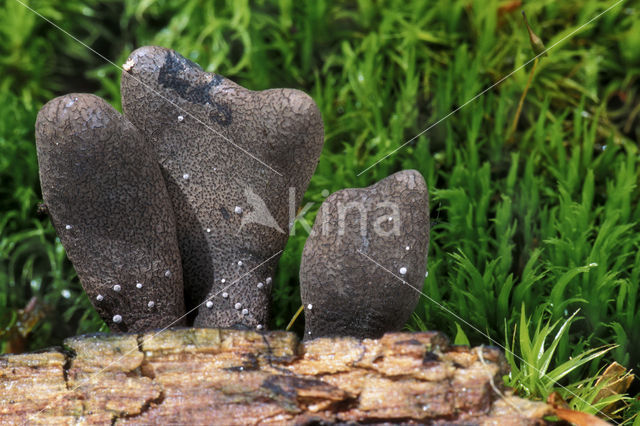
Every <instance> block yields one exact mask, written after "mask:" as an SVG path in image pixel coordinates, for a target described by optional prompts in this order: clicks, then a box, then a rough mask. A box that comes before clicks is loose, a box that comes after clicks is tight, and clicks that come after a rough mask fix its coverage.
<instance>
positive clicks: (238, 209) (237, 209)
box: [233, 206, 242, 214]
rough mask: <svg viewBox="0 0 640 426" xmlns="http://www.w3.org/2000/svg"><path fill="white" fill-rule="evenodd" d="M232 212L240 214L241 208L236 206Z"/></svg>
mask: <svg viewBox="0 0 640 426" xmlns="http://www.w3.org/2000/svg"><path fill="white" fill-rule="evenodd" d="M233 211H234V212H236V214H242V207H240V206H236V208H235V209H233Z"/></svg>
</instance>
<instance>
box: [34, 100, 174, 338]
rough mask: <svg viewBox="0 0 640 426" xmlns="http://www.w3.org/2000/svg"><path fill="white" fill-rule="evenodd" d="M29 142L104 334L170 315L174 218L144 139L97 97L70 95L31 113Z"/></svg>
mask: <svg viewBox="0 0 640 426" xmlns="http://www.w3.org/2000/svg"><path fill="white" fill-rule="evenodd" d="M36 144H37V153H38V164H39V167H40V183H41V186H42V195H43V197H44V201H45V203H46V205H47V207H48V210H49V214H50V216H51V221H52V222H53V225H54V227H55V229H56V232H57V234H58V236H59V237H60V240H61V242H62V245H63V246H64V248H65V250H66V252H67V255H68V257H69V259H70V260H71V262H72V263H73V265H74V267H75V269H76V271H77V273H78V277H79V278H80V281H81V283H82V286H83V287H84V289H85V291H86V293H87V295H88V296H89V299H90V300H91V302H92V303H93V305H94V306H95V308H96V310H97V311H98V313H99V314H100V316H101V317H102V318H103V319H104V320H105V322H106V323H107V324H108V325H109V327H110V328H111V329H112V330H113V331H142V330H149V329H153V328H160V327H165V326H168V325H169V324H170V323H171V322H173V321H175V320H178V319H179V318H180V317H181V316H182V315H183V314H184V312H185V311H184V296H183V285H182V271H181V266H180V252H179V249H178V243H177V237H176V225H175V218H174V214H173V211H172V208H171V202H170V200H169V195H168V193H167V189H166V186H165V183H164V180H163V178H162V174H161V171H160V168H159V166H158V162H157V159H156V155H155V153H154V152H153V151H152V150H151V148H150V146H149V145H148V144H147V142H146V141H145V140H144V139H143V136H142V135H141V134H140V133H139V132H138V130H137V129H136V128H135V127H134V126H133V125H132V124H131V123H130V122H129V121H127V120H126V119H125V118H124V117H123V116H122V115H121V114H120V113H118V112H117V111H116V110H115V109H113V107H111V106H110V105H109V104H108V103H106V102H105V101H104V100H102V99H100V98H98V97H97V96H94V95H88V94H70V95H66V96H61V97H58V98H55V99H53V100H52V101H50V102H48V103H47V104H46V105H45V106H44V107H43V108H42V109H41V110H40V112H39V114H38V119H37V121H36ZM175 324H177V325H181V324H183V321H181V320H180V321H178V322H176V323H175Z"/></svg>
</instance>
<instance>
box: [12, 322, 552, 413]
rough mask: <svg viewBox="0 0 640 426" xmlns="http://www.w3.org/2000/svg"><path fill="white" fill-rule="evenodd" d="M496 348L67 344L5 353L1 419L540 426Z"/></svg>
mask: <svg viewBox="0 0 640 426" xmlns="http://www.w3.org/2000/svg"><path fill="white" fill-rule="evenodd" d="M506 373H507V365H506V363H505V360H504V357H503V355H502V354H501V352H500V351H498V350H497V349H494V348H486V347H479V348H472V349H470V348H467V347H458V346H452V345H449V343H448V340H447V339H446V337H445V336H443V335H442V334H440V333H436V332H425V333H391V334H386V335H384V336H383V337H382V338H381V339H377V340H370V339H364V340H359V339H353V338H334V339H330V338H322V339H316V340H313V341H309V342H304V343H300V342H299V341H298V339H297V338H296V336H295V335H294V334H291V333H286V332H277V331H276V332H269V333H264V334H261V333H257V332H251V331H235V330H218V329H178V330H168V331H164V332H162V333H159V334H153V333H149V334H144V335H108V336H107V335H96V336H81V337H75V338H71V339H68V340H67V341H66V342H65V350H64V351H55V350H51V351H47V352H42V353H32V354H24V355H9V356H3V357H0V423H3V424H4V423H20V424H24V423H30V424H76V423H78V422H80V423H84V424H94V423H101V424H108V423H117V424H167V423H173V424H175V423H179V424H225V425H227V424H243V425H244V424H333V423H346V424H355V423H359V422H366V423H385V422H397V423H428V424H439V423H447V424H451V423H454V424H455V423H460V424H501V425H502V424H517V425H521V424H541V423H544V422H543V420H542V417H543V416H545V415H549V414H550V413H551V411H550V407H549V406H548V405H546V404H543V403H535V402H530V401H526V400H523V399H520V398H517V397H514V396H512V395H510V393H509V392H508V391H507V390H505V389H503V387H502V385H501V383H502V376H503V375H504V374H506Z"/></svg>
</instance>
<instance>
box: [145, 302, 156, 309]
mask: <svg viewBox="0 0 640 426" xmlns="http://www.w3.org/2000/svg"><path fill="white" fill-rule="evenodd" d="M155 305H156V303H155V302H154V301H153V300H151V301H149V303H147V306H148V307H150V308H153V307H154V306H155Z"/></svg>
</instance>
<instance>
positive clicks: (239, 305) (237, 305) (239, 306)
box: [233, 303, 242, 309]
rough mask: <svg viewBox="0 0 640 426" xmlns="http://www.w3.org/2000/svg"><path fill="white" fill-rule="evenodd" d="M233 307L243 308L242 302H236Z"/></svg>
mask: <svg viewBox="0 0 640 426" xmlns="http://www.w3.org/2000/svg"><path fill="white" fill-rule="evenodd" d="M233 307H234V308H236V309H240V308H242V303H236V304H235V305H234V306H233Z"/></svg>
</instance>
